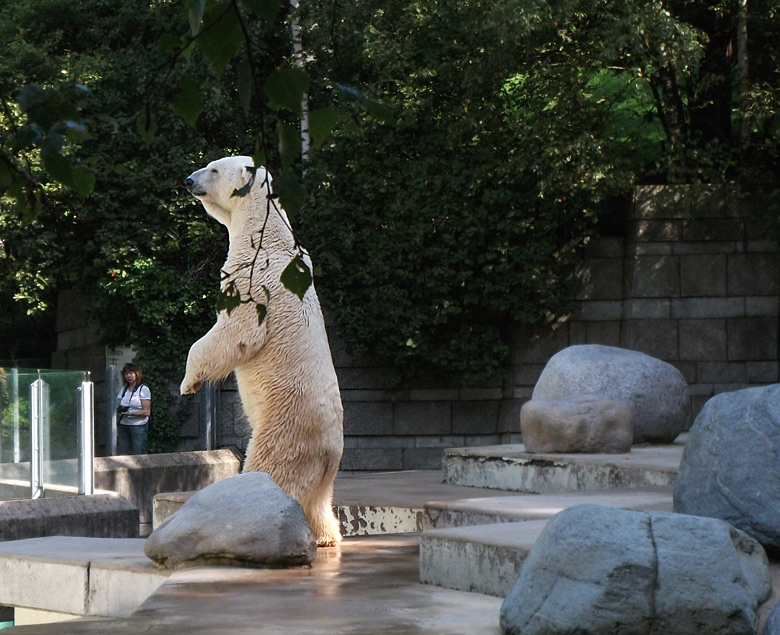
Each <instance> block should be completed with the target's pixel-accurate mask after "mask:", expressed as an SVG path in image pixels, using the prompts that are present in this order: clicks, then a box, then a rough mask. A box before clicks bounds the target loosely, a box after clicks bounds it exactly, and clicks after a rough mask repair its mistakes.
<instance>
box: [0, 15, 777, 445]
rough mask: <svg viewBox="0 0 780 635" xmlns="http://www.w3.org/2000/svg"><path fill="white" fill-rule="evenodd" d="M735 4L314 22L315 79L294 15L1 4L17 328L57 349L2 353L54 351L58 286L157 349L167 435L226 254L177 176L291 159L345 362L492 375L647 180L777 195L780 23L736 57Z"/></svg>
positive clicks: (7, 243) (309, 48)
mask: <svg viewBox="0 0 780 635" xmlns="http://www.w3.org/2000/svg"><path fill="white" fill-rule="evenodd" d="M740 6H741V5H740V3H739V2H737V1H736V0H727V1H726V0H723V1H721V0H694V1H685V2H683V1H673V2H663V3H661V2H659V1H658V0H651V1H647V2H645V1H638V0H609V1H607V0H605V1H603V2H597V3H593V2H591V1H590V0H561V1H559V2H540V1H538V0H496V1H495V2H489V3H487V2H481V1H477V0H465V1H463V2H458V3H442V2H435V1H428V0H393V1H391V2H386V1H385V2H378V1H376V0H368V1H366V2H360V3H340V2H336V1H335V0H333V1H332V2H326V3H302V10H303V12H302V14H301V24H302V27H303V46H304V50H305V53H306V55H305V56H304V57H305V59H306V72H305V73H304V72H303V71H302V70H301V69H300V68H298V69H296V68H295V67H294V65H293V62H292V47H291V36H290V28H289V26H290V25H289V21H290V15H289V13H288V10H289V7H287V3H285V2H282V0H230V1H227V0H224V1H222V2H216V1H215V0H208V1H206V0H187V2H181V3H180V2H174V1H172V0H157V1H155V2H147V3H142V2H138V1H132V2H122V3H117V2H115V1H113V0H79V1H78V2H69V3H63V2H60V1H59V0H26V1H25V2H23V3H3V4H2V5H0V39H1V40H2V41H3V42H4V43H5V50H4V54H3V57H2V60H0V195H2V205H3V207H2V208H0V241H2V247H3V251H2V253H0V316H2V317H0V320H1V321H2V324H1V325H0V326H2V328H4V330H5V331H6V332H9V333H10V332H13V333H15V334H16V333H23V332H25V330H27V328H28V327H29V325H30V320H32V319H35V320H37V325H36V326H37V335H36V337H37V340H38V342H39V343H40V345H39V346H38V347H34V346H30V345H29V343H25V342H24V339H23V338H21V337H17V336H16V335H15V336H14V337H13V338H12V339H9V341H8V342H7V343H4V346H3V349H2V351H1V352H0V357H15V356H16V357H18V356H20V355H27V356H31V355H33V354H34V355H35V356H38V355H39V354H40V355H43V354H44V353H45V351H46V350H47V349H49V348H50V347H51V345H52V337H51V333H52V328H53V320H52V311H51V308H52V306H53V303H54V301H55V298H56V292H57V290H59V289H65V288H75V289H78V290H79V291H80V292H81V293H82V295H83V296H84V297H85V298H87V301H88V302H89V303H90V309H91V311H92V313H93V315H94V316H95V318H96V320H97V321H98V323H99V324H100V325H101V326H102V328H103V331H104V335H105V339H106V342H107V343H108V344H120V343H121V344H125V345H129V346H132V347H134V348H136V349H137V350H138V351H139V357H138V359H137V361H139V362H140V363H141V364H142V365H143V366H144V368H145V369H146V371H147V373H148V378H149V380H150V381H149V383H150V385H151V387H152V389H153V391H154V392H155V395H156V397H155V400H156V401H155V418H156V421H157V423H158V426H157V432H156V434H158V435H159V436H158V439H157V443H158V447H160V446H161V445H163V444H165V443H167V442H169V441H171V440H173V438H174V437H175V433H176V430H177V424H176V421H175V418H171V419H170V421H169V422H168V423H166V416H167V414H166V413H168V411H169V409H168V408H166V407H165V406H167V405H168V404H166V403H163V401H164V400H165V399H168V395H169V391H168V382H173V383H175V382H176V381H177V379H178V377H180V376H181V374H182V372H183V364H184V359H185V355H186V350H187V347H188V346H189V344H190V343H191V342H192V341H194V339H196V338H197V337H198V336H199V335H200V334H201V333H202V332H203V331H204V330H205V329H206V328H207V327H208V325H209V323H210V322H211V320H212V319H213V307H214V305H215V302H216V300H217V299H218V294H217V289H216V280H217V279H218V275H219V265H220V263H221V262H222V259H223V256H224V251H225V244H226V242H225V238H224V234H223V233H222V230H221V229H220V228H219V227H218V226H217V224H216V223H214V222H213V221H211V220H209V219H207V218H206V217H205V214H204V213H203V211H202V209H201V208H200V206H198V205H197V204H196V203H195V202H194V201H192V200H191V198H190V197H188V196H187V195H185V194H184V193H183V191H182V190H181V188H180V187H179V184H180V183H181V180H182V178H183V177H184V176H186V174H188V173H189V172H190V171H191V169H192V167H193V166H199V165H202V164H203V163H205V162H206V161H208V160H210V159H213V158H216V157H218V156H222V155H225V154H238V153H241V154H252V155H254V156H255V157H258V159H259V158H262V160H263V161H264V162H266V163H267V164H268V165H270V167H271V168H272V171H273V172H274V174H275V177H276V180H275V184H276V185H277V186H278V187H279V190H280V194H281V196H282V201H283V202H284V203H285V206H286V207H287V208H288V212H290V213H291V215H292V216H293V217H294V222H295V226H296V227H297V228H298V230H299V234H300V237H301V239H302V242H303V244H304V245H305V246H306V247H307V248H308V249H309V251H310V252H311V253H312V256H313V260H314V262H315V266H316V270H315V274H316V276H317V286H318V290H319V294H320V296H321V298H322V301H323V304H324V305H325V308H326V311H327V313H328V316H329V318H331V320H332V321H334V322H335V323H336V325H337V326H338V327H339V329H340V331H341V333H342V334H343V335H344V337H345V339H346V342H347V344H348V346H349V347H350V348H351V349H352V350H353V351H354V352H358V353H367V354H371V355H372V356H374V357H375V358H376V359H378V360H382V361H384V362H385V363H387V364H389V365H390V366H391V367H392V368H393V369H395V370H396V375H397V377H398V378H399V379H403V378H409V377H412V376H414V375H415V374H420V373H425V372H433V373H435V374H436V375H437V376H446V377H448V378H450V379H452V380H453V381H457V382H460V383H473V382H478V381H480V380H482V379H486V378H488V377H491V376H493V375H496V374H498V373H500V372H501V370H502V368H503V364H504V362H505V359H506V352H507V342H506V331H507V328H508V327H509V326H510V325H511V324H513V323H515V322H522V323H540V322H544V321H545V320H550V319H553V318H555V317H557V316H560V315H562V314H565V313H566V312H567V311H568V310H569V304H568V302H567V299H568V297H569V288H570V287H569V285H570V283H571V280H570V276H569V272H570V271H571V264H572V262H573V260H574V259H575V258H576V256H577V250H578V247H579V245H580V244H581V243H582V240H583V239H584V237H586V236H587V235H589V234H590V233H592V232H594V231H597V230H598V228H599V223H600V221H601V219H602V218H603V217H604V216H605V215H606V213H607V212H608V211H610V210H612V209H614V208H616V207H619V206H620V205H621V204H622V202H623V201H625V200H627V199H628V198H629V197H630V193H631V188H632V187H633V186H634V185H636V184H637V183H647V182H656V183H665V182H668V183H710V184H728V185H729V186H734V187H737V188H743V189H744V190H746V191H749V192H755V191H758V190H766V189H771V187H773V184H774V182H775V178H774V175H775V174H776V172H777V169H778V167H780V165H779V164H778V162H779V160H780V143H778V134H777V133H778V121H777V112H778V105H779V104H780V83H779V82H778V79H777V77H778V74H777V71H778V70H780V61H779V59H780V58H779V57H778V56H779V55H780V38H778V35H779V34H778V31H780V26H778V20H777V17H778V16H777V15H776V14H775V12H776V9H775V7H774V4H773V0H750V2H749V3H748V9H749V11H748V13H747V23H746V32H747V34H748V38H747V39H746V40H745V39H744V38H740V37H738V34H739V33H740V29H739V27H740V16H741V14H740ZM73 24H78V25H79V28H78V29H73V28H69V25H73ZM744 42H747V43H748V48H747V49H746V51H747V56H746V57H745V58H744V59H742V60H740V59H739V56H738V54H737V53H738V51H740V50H741V49H740V46H741V44H742V43H744ZM741 62H742V63H741ZM748 62H749V65H748ZM349 87H357V88H359V89H360V91H362V92H357V91H355V90H353V89H352V88H349ZM305 92H307V93H308V94H309V96H310V100H311V103H310V106H311V111H312V116H311V120H310V124H309V125H310V130H311V133H312V141H313V145H314V149H315V150H314V152H313V155H312V158H311V161H310V162H309V163H307V164H306V165H305V170H304V169H303V168H304V165H303V162H302V161H301V157H300V156H299V148H298V146H297V143H296V142H297V140H298V133H297V132H296V126H297V119H298V116H299V115H300V113H301V108H300V101H301V98H302V96H303V94H304V93H305ZM369 98H370V99H369ZM378 102H381V103H382V104H383V106H382V107H380V106H379V105H378ZM334 106H338V108H334ZM332 131H335V134H332V135H331V134H330V133H331V132H332ZM329 135H330V136H329ZM301 173H303V174H305V176H304V178H303V183H304V184H305V185H306V187H307V189H308V193H309V196H308V198H307V196H306V194H305V192H304V191H303V190H302V189H301V187H300V185H299V183H298V181H299V179H298V178H297V176H296V175H297V174H301ZM767 184H769V186H768V185H767ZM304 203H306V204H304ZM763 212H764V215H763V219H762V220H763V221H765V222H766V223H767V225H768V226H770V225H772V223H774V231H775V235H780V231H778V230H780V227H778V225H780V223H778V221H777V218H778V216H777V213H776V211H775V210H772V209H770V208H763ZM19 325H22V326H21V328H19ZM41 333H44V334H49V335H48V336H43V335H41ZM11 341H13V342H15V344H14V345H11V344H10V342H11ZM158 397H159V399H158ZM170 399H171V400H172V399H173V398H172V397H171V398H170ZM171 405H173V404H172V403H171ZM170 411H171V412H173V411H175V408H174V409H171V410H170Z"/></svg>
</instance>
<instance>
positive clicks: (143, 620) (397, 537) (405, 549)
mask: <svg viewBox="0 0 780 635" xmlns="http://www.w3.org/2000/svg"><path fill="white" fill-rule="evenodd" d="M671 491H672V488H671V487H670V486H665V487H660V488H657V487H656V488H649V489H645V490H641V491H639V490H616V491H610V492H605V491H594V492H569V493H558V494H544V495H533V494H518V493H516V492H509V491H499V490H490V489H479V488H474V487H466V486H461V485H451V484H448V483H443V482H442V475H441V472H438V471H431V472H420V471H416V472H393V473H385V474H342V475H340V477H339V479H338V480H337V483H336V493H335V502H336V503H337V505H339V506H340V507H341V508H354V509H356V510H359V513H363V511H361V510H369V511H371V510H380V509H386V510H390V511H391V513H392V514H393V515H398V514H402V513H405V510H406V512H410V510H411V512H410V513H413V514H414V516H415V523H417V522H418V520H419V523H421V524H422V525H423V528H424V531H423V532H422V533H421V534H420V533H407V534H385V535H367V536H357V537H349V538H346V539H345V540H344V541H343V542H342V544H341V546H339V547H337V548H331V549H320V550H319V552H318V554H317V558H316V559H315V561H314V563H313V565H312V566H311V567H305V568H296V569H288V570H256V569H242V568H234V567H201V568H197V569H191V570H183V571H176V572H173V573H171V574H170V575H169V576H168V577H167V579H165V578H162V579H161V578H160V576H159V573H158V572H156V571H155V570H154V569H153V568H152V566H151V563H150V562H149V561H148V560H145V561H144V558H145V557H144V556H143V554H142V551H141V545H142V541H140V540H136V541H130V543H128V544H126V545H125V546H124V547H122V548H119V549H113V548H111V544H112V543H113V542H114V541H108V543H106V544H105V545H101V543H92V542H91V541H90V539H71V540H83V541H85V542H84V543H81V544H80V546H79V547H78V549H76V548H75V547H74V544H75V543H68V542H64V543H61V544H59V545H57V544H55V543H53V542H52V543H49V544H48V545H47V546H46V549H40V548H38V546H37V545H36V544H34V543H35V541H19V542H18V543H12V542H11V543H0V604H13V603H17V605H18V606H22V602H24V603H26V604H30V605H33V608H34V607H38V608H39V609H40V608H41V607H45V608H43V609H42V610H45V611H47V612H48V613H49V615H50V616H51V617H52V618H57V617H59V616H62V615H65V616H66V617H71V618H73V617H74V616H75V613H74V612H71V611H75V610H77V609H76V608H74V607H79V606H80V607H81V609H80V610H84V611H89V613H84V615H90V616H92V617H86V618H81V619H71V620H70V621H66V622H61V623H58V624H48V625H47V624H40V625H29V626H16V627H14V628H12V629H9V630H8V631H7V632H8V633H9V635H14V634H15V633H21V634H34V633H41V634H44V633H46V634H53V633H58V634H59V633H64V634H66V635H67V634H69V633H73V634H75V633H101V634H103V633H105V634H107V635H110V634H111V633H127V634H129V633H139V632H150V633H160V634H167V633H171V634H173V633H177V634H178V633H182V632H188V633H189V632H191V633H231V634H233V633H239V634H240V633H247V634H249V633H253V634H254V633H264V634H265V633H269V634H272V635H273V634H277V633H279V634H281V633H284V634H287V633H301V634H303V633H314V634H315V635H316V634H321V633H323V634H324V633H333V634H342V633H361V634H362V633H399V634H400V633H442V634H448V633H451V634H458V633H463V634H467V633H468V634H473V633H479V634H480V635H482V634H485V635H498V634H499V633H500V629H499V626H498V614H499V610H500V606H501V602H502V600H501V597H502V596H503V594H504V593H505V592H506V589H507V588H508V587H509V586H511V583H512V582H513V581H514V578H515V577H516V573H517V570H518V568H519V566H520V564H521V563H522V559H523V558H525V555H526V554H527V553H528V551H529V550H530V548H531V546H532V545H533V542H534V541H535V540H536V537H537V536H538V534H539V532H541V531H542V528H543V527H544V524H545V523H546V522H547V519H548V518H549V517H551V516H552V515H554V514H555V513H557V512H558V511H560V510H561V509H563V508H566V507H569V506H572V505H575V504H580V503H586V502H588V503H600V504H614V505H619V506H626V507H633V508H636V509H670V508H671ZM418 514H419V515H418ZM476 521H479V522H485V523H487V524H483V525H479V526H465V527H458V526H457V525H459V524H461V523H470V522H476ZM380 524H381V523H380ZM380 524H377V523H373V522H369V521H368V520H366V522H365V527H363V528H362V529H364V530H368V528H369V526H372V527H371V529H372V530H377V531H379V530H381V529H382V528H381V527H380ZM452 525H456V526H452ZM416 526H417V524H415V527H416ZM389 528H390V529H393V527H392V526H390V527H389ZM387 529H388V526H386V527H385V530H387ZM40 540H54V539H40ZM22 543H27V544H26V545H23V544H22ZM39 544H45V543H39ZM117 544H118V543H117ZM96 545H97V547H99V548H96ZM106 547H108V551H106ZM14 558H17V559H19V560H20V561H21V562H20V563H17V565H14V566H15V567H16V568H13V567H12V566H11V564H8V568H7V569H2V566H4V565H3V564H2V563H3V562H4V561H5V560H8V561H10V560H13V559H14ZM138 559H141V560H140V561H139V560H138ZM49 560H50V561H51V562H50V563H49V564H50V566H45V563H46V562H47V561H49ZM25 566H26V567H27V568H28V569H29V572H28V573H26V574H25V573H23V572H24V570H25ZM139 566H140V568H139ZM118 570H123V571H124V572H125V573H127V574H128V575H126V576H125V577H122V576H120V575H119V574H118V573H116V571H118ZM34 571H37V572H38V573H37V575H38V577H37V578H36V577H34V576H33V577H32V578H29V577H28V578H27V579H26V580H25V579H24V578H20V577H19V576H20V575H28V576H30V575H32V573H33V572H34ZM771 572H772V576H773V585H774V591H773V596H772V598H771V599H770V600H769V601H768V602H766V603H765V604H764V605H763V606H762V608H761V620H762V623H763V621H765V620H766V618H767V616H768V614H769V612H770V611H771V609H772V608H773V606H774V605H775V604H776V603H777V601H778V597H780V592H778V590H779V589H780V565H778V563H772V567H771ZM103 575H105V576H106V577H105V578H103V581H101V577H100V576H103ZM143 577H145V578H147V579H149V580H152V584H156V583H157V582H159V583H160V584H159V586H157V587H155V589H150V588H149V587H148V586H147V587H144V588H142V585H141V584H136V583H137V582H139V581H140V580H141V579H142V578H143ZM47 578H48V581H47ZM20 580H24V581H23V582H21V583H19V581H20ZM89 580H92V582H94V584H93V585H90V582H89ZM421 582H422V583H421ZM16 584H20V586H21V588H22V589H23V590H25V592H26V593H28V594H29V595H23V594H22V595H19V593H20V592H19V591H17V590H14V589H12V588H11V587H12V585H16ZM46 585H48V586H46ZM96 585H99V586H100V587H101V588H100V590H98V589H97V586H96ZM436 585H441V586H436ZM447 586H453V587H462V588H463V590H460V589H451V588H445V587H447ZM72 588H77V589H79V591H77V592H76V593H74V594H73V597H72V598H71V600H70V603H69V604H63V603H62V602H63V600H62V599H61V600H58V601H57V602H56V603H55V602H54V595H55V594H56V593H57V592H60V591H62V592H64V590H66V589H71V590H72ZM90 588H91V589H92V592H91V593H92V594H93V595H92V596H90V592H89V591H88V590H89V589H90ZM85 589H87V590H86V591H85ZM473 591H480V592H479V593H476V592H473ZM35 592H37V593H38V595H37V596H35V595H34V594H35ZM68 592H69V593H70V592H71V591H68ZM14 594H16V595H14ZM41 594H43V596H41ZM99 594H104V597H102V598H101V597H99ZM117 595H118V596H124V600H126V603H125V604H124V605H123V606H122V607H120V608H117V607H116V606H115V605H114V604H112V601H110V600H111V598H112V597H114V596H117ZM48 596H51V597H48ZM79 598H81V599H79ZM84 598H87V599H84ZM9 600H13V601H9ZM79 602H81V603H80V604H79ZM132 603H135V604H136V607H135V609H134V608H132V607H130V606H129V605H130V604H132ZM101 606H102V607H104V609H101V610H104V611H105V612H108V611H109V610H110V611H113V612H114V616H113V617H97V616H98V615H99V612H98V610H97V609H98V607H101ZM63 608H66V609H67V611H63V610H62V609H63ZM25 610H27V609H25ZM120 611H121V612H120ZM32 617H33V618H35V617H40V614H38V615H35V614H33V615H32ZM759 632H761V631H760V630H759Z"/></svg>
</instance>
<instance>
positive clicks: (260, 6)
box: [243, 0, 282, 23]
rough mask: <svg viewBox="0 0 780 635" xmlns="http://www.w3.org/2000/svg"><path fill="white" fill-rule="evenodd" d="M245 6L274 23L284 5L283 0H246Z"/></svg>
mask: <svg viewBox="0 0 780 635" xmlns="http://www.w3.org/2000/svg"><path fill="white" fill-rule="evenodd" d="M243 4H244V6H246V7H247V8H248V9H249V10H250V11H254V12H255V13H256V14H257V15H259V16H260V17H261V18H262V19H263V20H265V21H266V22H271V23H273V22H274V21H275V20H276V16H277V15H278V14H279V9H280V8H281V6H282V2H281V0H244V2H243Z"/></svg>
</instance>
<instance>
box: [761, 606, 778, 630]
mask: <svg viewBox="0 0 780 635" xmlns="http://www.w3.org/2000/svg"><path fill="white" fill-rule="evenodd" d="M764 635H780V604H777V605H775V608H774V609H773V610H772V613H771V614H770V615H769V619H768V620H767V622H766V624H765V625H764Z"/></svg>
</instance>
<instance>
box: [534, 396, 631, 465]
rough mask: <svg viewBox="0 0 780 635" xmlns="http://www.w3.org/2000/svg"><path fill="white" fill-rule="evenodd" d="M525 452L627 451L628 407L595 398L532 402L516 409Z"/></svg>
mask: <svg viewBox="0 0 780 635" xmlns="http://www.w3.org/2000/svg"><path fill="white" fill-rule="evenodd" d="M520 430H521V431H522V433H523V445H524V446H525V450H526V452H532V453H533V452H537V453H550V452H552V453H569V452H572V453H577V452H587V453H589V454H600V453H607V454H621V453H624V452H629V451H630V450H631V443H632V441H633V439H634V419H633V416H632V414H631V406H629V405H628V404H624V403H619V402H617V401H612V400H611V399H604V398H603V397H599V396H598V395H572V396H571V397H564V398H562V399H532V400H531V401H527V402H525V403H524V404H523V407H522V408H521V410H520Z"/></svg>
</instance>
